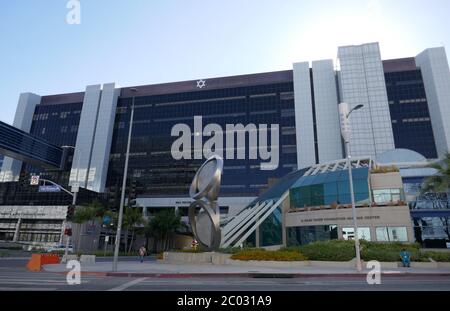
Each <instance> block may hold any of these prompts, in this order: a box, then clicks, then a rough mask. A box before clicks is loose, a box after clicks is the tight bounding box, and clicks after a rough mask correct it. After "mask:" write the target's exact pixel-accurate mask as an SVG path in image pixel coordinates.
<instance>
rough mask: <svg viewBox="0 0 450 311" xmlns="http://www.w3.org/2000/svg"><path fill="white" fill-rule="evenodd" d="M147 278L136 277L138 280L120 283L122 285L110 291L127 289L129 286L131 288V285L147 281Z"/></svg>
mask: <svg viewBox="0 0 450 311" xmlns="http://www.w3.org/2000/svg"><path fill="white" fill-rule="evenodd" d="M146 279H147V278H139V279H136V280H133V281H130V282H127V283H125V284H122V285H120V286H117V287H114V288H111V289H109V290H108V291H114V292H117V291H123V290H125V289H127V288H129V287H131V286H133V285H136V284H139V283H141V282H142V281H145V280H146Z"/></svg>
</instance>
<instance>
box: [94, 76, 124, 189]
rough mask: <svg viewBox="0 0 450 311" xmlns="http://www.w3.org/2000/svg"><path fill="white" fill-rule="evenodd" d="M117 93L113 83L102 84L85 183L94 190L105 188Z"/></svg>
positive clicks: (118, 92)
mask: <svg viewBox="0 0 450 311" xmlns="http://www.w3.org/2000/svg"><path fill="white" fill-rule="evenodd" d="M119 95H120V89H116V88H115V84H114V83H109V84H104V85H103V90H102V94H101V100H100V108H99V112H98V118H97V128H96V130H95V138H94V145H93V149H92V157H91V163H90V167H89V174H88V175H89V178H88V183H87V188H88V189H89V190H93V191H96V192H104V190H105V185H106V178H107V173H108V166H109V154H110V151H111V141H112V133H113V128H114V121H115V117H116V108H117V99H118V97H119Z"/></svg>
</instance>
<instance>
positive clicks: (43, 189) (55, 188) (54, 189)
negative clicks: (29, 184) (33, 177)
mask: <svg viewBox="0 0 450 311" xmlns="http://www.w3.org/2000/svg"><path fill="white" fill-rule="evenodd" d="M60 191H61V188H59V187H58V186H39V192H60Z"/></svg>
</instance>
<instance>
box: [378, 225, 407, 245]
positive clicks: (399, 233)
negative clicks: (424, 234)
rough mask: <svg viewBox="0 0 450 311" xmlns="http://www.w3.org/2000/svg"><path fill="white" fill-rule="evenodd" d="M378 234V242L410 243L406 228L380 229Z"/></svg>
mask: <svg viewBox="0 0 450 311" xmlns="http://www.w3.org/2000/svg"><path fill="white" fill-rule="evenodd" d="M376 234H377V241H378V242H408V233H407V231H406V227H378V228H377V229H376Z"/></svg>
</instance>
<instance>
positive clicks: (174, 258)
mask: <svg viewBox="0 0 450 311" xmlns="http://www.w3.org/2000/svg"><path fill="white" fill-rule="evenodd" d="M231 256H232V255H231V254H222V253H215V252H210V253H181V252H180V253H177V252H164V254H163V260H164V261H165V262H168V263H186V264H212V265H229V266H242V267H266V268H301V267H319V268H320V267H322V268H336V267H338V268H354V267H355V266H356V263H355V259H353V260H350V261H258V260H249V261H244V260H233V259H231ZM380 264H381V269H396V268H399V267H401V266H402V264H401V263H400V262H380ZM366 265H367V262H364V261H363V262H362V266H363V268H366ZM411 268H422V269H436V268H450V263H448V262H411Z"/></svg>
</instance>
